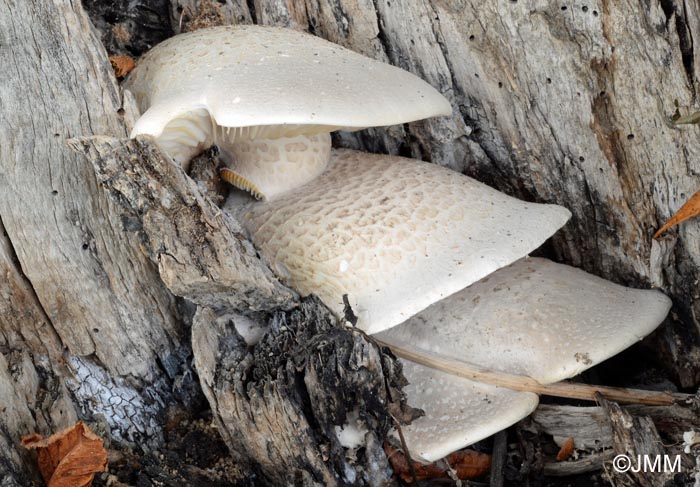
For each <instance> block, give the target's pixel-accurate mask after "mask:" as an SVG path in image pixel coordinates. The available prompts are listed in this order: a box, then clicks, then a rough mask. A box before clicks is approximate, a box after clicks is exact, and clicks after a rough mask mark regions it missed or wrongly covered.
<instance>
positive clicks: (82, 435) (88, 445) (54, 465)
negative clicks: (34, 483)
mask: <svg viewBox="0 0 700 487" xmlns="http://www.w3.org/2000/svg"><path fill="white" fill-rule="evenodd" d="M22 446H24V447H25V448H27V449H30V450H36V451H37V455H38V457H39V471H40V472H41V476H42V477H43V478H44V481H45V482H46V485H47V486H48V487H89V486H90V485H92V479H93V478H94V477H95V473H97V472H104V471H106V470H107V451H106V450H105V449H104V447H103V446H102V438H100V437H99V436H97V435H96V434H95V433H93V432H92V431H90V428H88V427H87V426H85V424H83V423H82V422H78V423H76V424H75V425H74V426H72V427H70V428H66V429H64V430H61V431H59V432H58V433H56V434H54V435H51V436H49V437H48V438H45V439H42V437H41V435H38V434H33V435H29V436H24V437H23V438H22Z"/></svg>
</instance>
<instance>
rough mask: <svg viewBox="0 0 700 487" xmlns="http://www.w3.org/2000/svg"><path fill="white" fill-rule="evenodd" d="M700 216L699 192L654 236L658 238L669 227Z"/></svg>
mask: <svg viewBox="0 0 700 487" xmlns="http://www.w3.org/2000/svg"><path fill="white" fill-rule="evenodd" d="M697 215H700V191H698V192H697V193H695V194H694V195H693V196H691V197H690V199H689V200H688V201H687V202H686V203H685V204H684V205H683V206H682V207H681V209H680V210H678V211H677V212H676V213H675V214H674V215H673V216H672V217H671V218H670V219H669V220H668V221H667V222H666V223H665V224H664V226H662V227H661V228H659V230H658V231H657V232H656V233H655V234H654V238H658V237H659V236H661V234H662V233H664V232H665V231H666V230H668V229H669V228H671V227H674V226H676V225H678V224H679V223H682V222H684V221H686V220H688V219H689V218H692V217H694V216H697Z"/></svg>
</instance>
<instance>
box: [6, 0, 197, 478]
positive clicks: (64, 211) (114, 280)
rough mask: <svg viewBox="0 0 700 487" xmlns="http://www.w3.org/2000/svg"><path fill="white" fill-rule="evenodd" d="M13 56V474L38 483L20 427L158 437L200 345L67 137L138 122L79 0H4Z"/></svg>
mask: <svg viewBox="0 0 700 487" xmlns="http://www.w3.org/2000/svg"><path fill="white" fill-rule="evenodd" d="M0 62H2V64H3V65H4V66H6V68H7V69H6V70H5V71H4V73H3V81H2V83H0V141H2V142H1V143H0V195H2V196H0V222H1V223H0V229H1V230H2V232H1V233H0V275H1V276H2V279H0V355H1V356H2V357H1V358H0V411H2V412H3V414H2V415H1V416H0V437H1V439H0V442H1V443H2V447H1V448H0V452H2V453H0V478H2V479H3V482H4V484H3V485H5V483H6V484H7V485H11V484H12V482H15V483H17V484H18V485H26V483H27V479H28V478H30V476H31V475H32V474H31V471H28V470H27V469H25V466H26V464H24V463H23V462H22V461H21V460H22V459H26V454H25V453H24V452H22V451H19V450H18V445H19V440H20V436H21V435H24V434H29V433H33V432H39V433H42V434H44V435H48V434H50V433H52V432H55V431H57V430H58V429H61V428H64V427H66V426H69V425H71V424H72V423H73V422H74V421H75V420H76V419H77V418H78V417H80V418H83V419H87V420H89V421H90V422H91V424H92V425H93V426H94V427H95V428H96V429H97V430H98V432H99V433H102V434H103V435H104V436H105V437H106V438H107V439H108V440H110V441H111V442H112V444H113V445H120V444H121V445H139V446H141V447H143V448H148V447H149V445H151V446H152V445H156V444H159V443H160V442H161V441H162V435H161V429H162V425H163V414H164V410H165V408H166V405H172V404H176V403H177V402H178V401H177V400H176V399H175V396H176V393H174V392H173V389H174V387H175V386H174V384H175V382H176V381H178V380H179V381H180V382H179V383H180V384H182V383H183V382H184V383H186V382H187V379H186V378H187V377H190V376H191V373H189V372H190V371H189V364H188V361H187V357H188V355H189V354H190V353H191V352H190V351H189V350H190V346H189V343H188V342H187V341H186V339H187V334H186V333H185V330H184V326H183V323H182V319H181V316H180V312H179V311H178V309H177V307H176V301H175V299H174V297H173V296H172V294H171V293H170V292H169V291H168V290H167V289H166V287H165V286H164V285H163V283H162V282H161V280H160V278H159V276H158V272H157V269H156V268H155V267H154V266H153V265H152V264H151V262H150V261H149V259H148V257H147V256H146V255H144V253H143V252H141V250H140V249H139V245H138V240H137V239H136V238H135V237H134V236H133V235H129V234H128V233H125V232H124V229H123V222H122V221H121V220H120V218H119V213H118V212H117V211H116V207H115V206H114V205H113V204H112V203H111V202H110V201H109V200H108V199H107V198H106V197H105V196H104V194H103V193H102V191H101V190H98V184H97V181H96V178H95V174H94V171H93V169H92V167H91V166H90V165H89V164H87V163H86V162H85V160H84V158H83V157H82V156H80V155H78V154H75V153H73V152H72V151H71V150H69V149H68V148H67V147H66V145H65V140H66V139H67V138H69V137H73V136H77V135H91V134H111V135H118V136H125V135H126V133H127V130H126V126H125V123H124V119H123V118H124V117H123V116H122V115H121V114H120V113H121V110H120V107H121V100H120V93H119V90H118V87H117V85H116V83H115V80H114V77H113V76H112V74H111V68H110V66H109V63H108V62H107V57H106V53H105V52H104V50H103V48H102V46H101V45H100V43H99V39H98V38H97V37H96V36H95V35H94V34H93V30H92V27H91V24H90V21H89V20H88V18H87V16H86V14H85V12H84V11H83V9H82V7H81V6H80V4H79V3H77V2H70V1H69V0H56V1H48V0H34V1H27V2H24V1H23V2H13V1H2V2H0ZM131 115H133V113H131V114H126V117H127V118H128V117H129V116H131ZM190 382H191V379H190ZM187 400H188V397H187V394H185V395H183V396H182V401H185V402H186V401H187ZM13 479H14V480H13Z"/></svg>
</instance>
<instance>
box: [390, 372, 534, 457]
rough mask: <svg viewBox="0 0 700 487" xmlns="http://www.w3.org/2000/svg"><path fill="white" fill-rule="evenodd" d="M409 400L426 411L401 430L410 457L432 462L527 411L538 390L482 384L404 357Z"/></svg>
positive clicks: (406, 389)
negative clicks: (533, 391)
mask: <svg viewBox="0 0 700 487" xmlns="http://www.w3.org/2000/svg"><path fill="white" fill-rule="evenodd" d="M402 363H403V367H404V375H405V376H406V378H407V379H408V381H409V385H408V386H406V387H405V388H404V392H406V394H407V396H408V402H409V404H410V405H411V406H413V407H417V408H421V409H423V411H425V416H422V417H420V418H418V419H416V420H414V421H413V423H412V424H410V425H407V426H403V427H402V429H401V431H402V433H403V435H404V438H405V439H406V444H407V446H408V449H409V451H410V453H411V457H412V458H413V459H414V460H419V461H423V462H434V461H436V460H439V459H440V458H442V457H444V456H447V455H449V454H450V453H452V452H454V451H457V450H459V449H461V448H464V447H465V446H467V445H471V444H472V443H476V442H477V441H479V440H482V439H484V438H487V437H489V436H491V435H492V434H494V433H495V432H497V431H500V430H502V429H505V428H507V427H509V426H510V425H512V424H514V423H516V422H517V421H519V420H521V419H522V418H524V417H526V416H527V415H529V414H530V413H531V412H532V411H534V410H535V408H536V407H537V404H538V403H539V398H538V397H537V394H533V393H531V392H517V391H511V390H509V389H503V388H501V387H496V386H492V385H488V384H480V383H479V382H473V381H470V380H468V379H463V378H461V377H457V376H454V375H451V374H447V373H445V372H440V371H437V370H433V369H429V368H427V367H423V366H422V365H418V364H414V363H412V362H408V361H402Z"/></svg>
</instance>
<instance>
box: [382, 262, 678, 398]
mask: <svg viewBox="0 0 700 487" xmlns="http://www.w3.org/2000/svg"><path fill="white" fill-rule="evenodd" d="M670 308H671V300H670V299H668V297H666V296H664V295H663V294H662V293H660V292H658V291H654V290H641V289H631V288H626V287H623V286H620V285H618V284H615V283H612V282H610V281H606V280H605V279H601V278H600V277H597V276H594V275H592V274H588V273H586V272H584V271H582V270H580V269H575V268H573V267H569V266H566V265H562V264H556V263H554V262H551V261H549V260H546V259H538V258H527V259H522V260H520V261H518V262H516V263H514V264H513V265H511V266H508V267H506V268H503V269H500V270H499V271H497V272H494V273H493V274H491V275H490V276H488V277H486V278H484V279H482V280H480V281H479V282H477V283H475V284H473V285H472V286H470V287H468V288H466V289H464V290H462V291H460V292H458V293H456V294H453V295H452V296H450V297H449V298H446V299H443V300H442V301H440V302H438V303H435V304H434V305H432V306H430V307H429V308H427V309H426V310H424V311H423V312H421V313H419V314H417V315H416V316H413V317H412V318H410V319H409V320H407V321H406V322H405V323H402V324H401V325H399V326H397V327H395V328H393V329H391V330H388V331H385V332H383V333H381V334H380V335H379V338H380V339H381V340H383V341H385V342H387V343H392V341H395V340H399V341H402V342H405V343H411V344H414V345H415V346H416V347H419V348H423V349H425V350H428V351H431V352H434V353H438V354H440V355H441V356H443V357H448V358H452V359H455V360H463V361H465V362H469V363H472V364H474V365H478V366H481V367H484V368H486V369H490V370H493V371H499V372H506V373H509V374H519V375H526V376H529V377H532V378H533V379H536V380H538V381H539V382H541V383H543V384H547V383H551V382H556V381H559V380H563V379H566V378H569V377H572V376H574V375H576V374H578V373H580V372H582V371H584V370H586V369H588V368H590V367H592V366H593V365H595V364H598V363H600V362H602V361H603V360H606V359H608V358H610V357H612V356H613V355H616V354H617V353H619V352H621V351H622V350H624V349H626V348H627V347H629V346H631V345H633V344H634V343H636V342H638V341H639V340H641V339H642V338H643V337H645V336H646V335H648V334H649V333H651V332H652V331H653V330H654V329H655V328H656V327H657V326H659V324H660V323H661V322H662V321H663V320H664V318H665V317H666V315H667V314H668V311H669V309H670Z"/></svg>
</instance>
